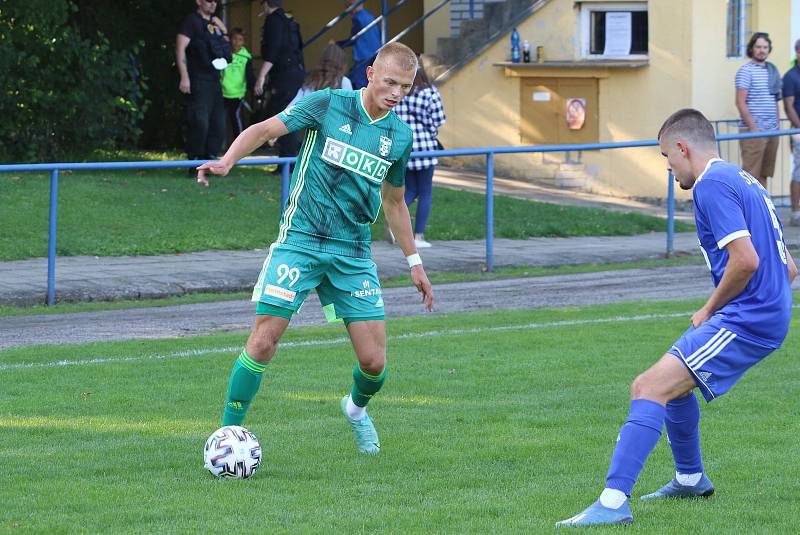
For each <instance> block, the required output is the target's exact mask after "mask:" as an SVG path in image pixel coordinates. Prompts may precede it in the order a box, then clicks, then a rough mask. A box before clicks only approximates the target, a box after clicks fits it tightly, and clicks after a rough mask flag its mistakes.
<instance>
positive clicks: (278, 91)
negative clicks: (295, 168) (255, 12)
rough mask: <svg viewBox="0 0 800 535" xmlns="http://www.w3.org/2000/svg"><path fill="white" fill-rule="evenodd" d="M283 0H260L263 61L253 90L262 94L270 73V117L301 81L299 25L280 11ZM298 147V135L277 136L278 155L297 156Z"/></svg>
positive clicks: (302, 76)
mask: <svg viewBox="0 0 800 535" xmlns="http://www.w3.org/2000/svg"><path fill="white" fill-rule="evenodd" d="M282 4H283V0H262V2H261V5H262V6H263V8H264V14H265V15H266V18H265V19H264V28H263V30H262V33H261V59H263V60H264V63H263V64H262V65H261V69H260V70H259V72H258V77H257V78H256V85H255V94H256V95H257V96H261V95H263V94H264V82H265V81H266V79H267V74H269V85H268V89H269V103H268V104H267V115H268V116H269V117H271V116H273V115H277V114H278V113H280V112H282V111H283V110H284V109H285V108H286V106H288V105H289V103H290V102H291V101H292V99H293V98H294V96H295V95H296V94H297V91H298V90H299V89H300V87H301V86H302V85H303V79H304V78H305V75H306V73H305V69H304V67H303V51H302V47H303V41H302V39H301V37H300V28H299V26H298V24H297V22H295V21H294V20H293V19H290V18H289V17H288V16H287V15H286V13H285V12H284V11H283V7H282ZM299 148H300V143H299V141H298V139H297V136H296V135H294V134H289V135H285V136H283V137H281V138H279V139H278V154H279V156H282V157H283V156H296V155H297V151H298V149H299Z"/></svg>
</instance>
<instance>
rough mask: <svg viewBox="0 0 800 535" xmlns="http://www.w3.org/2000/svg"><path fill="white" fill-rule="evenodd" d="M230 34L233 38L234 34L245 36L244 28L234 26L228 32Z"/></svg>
mask: <svg viewBox="0 0 800 535" xmlns="http://www.w3.org/2000/svg"><path fill="white" fill-rule="evenodd" d="M228 35H229V36H230V37H231V38H233V36H234V35H241V36H242V37H244V30H243V29H241V28H234V29H232V30H231V31H230V32H228Z"/></svg>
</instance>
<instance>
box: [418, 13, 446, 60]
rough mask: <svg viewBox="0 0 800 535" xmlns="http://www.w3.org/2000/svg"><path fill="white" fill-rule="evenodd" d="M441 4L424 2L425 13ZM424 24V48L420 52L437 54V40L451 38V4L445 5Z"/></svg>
mask: <svg viewBox="0 0 800 535" xmlns="http://www.w3.org/2000/svg"><path fill="white" fill-rule="evenodd" d="M439 2H440V0H425V1H424V2H423V6H424V8H425V13H427V12H429V11H430V10H432V9H433V8H434V7H436V5H437V4H439ZM420 16H422V15H420ZM423 24H424V25H425V31H424V34H425V35H424V42H423V43H424V48H423V49H422V50H420V51H418V52H424V53H425V54H435V53H436V42H437V39H439V38H440V37H450V4H449V3H447V4H445V6H444V7H442V8H441V9H439V11H437V12H436V13H434V14H433V15H431V16H430V17H428V18H427V19H425V22H424V23H423Z"/></svg>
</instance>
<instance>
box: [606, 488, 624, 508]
mask: <svg viewBox="0 0 800 535" xmlns="http://www.w3.org/2000/svg"><path fill="white" fill-rule="evenodd" d="M626 501H628V497H627V496H625V493H624V492H622V491H621V490H617V489H603V492H602V494H600V505H602V506H603V507H608V508H609V509H619V508H620V507H622V504H624V503H625V502H626Z"/></svg>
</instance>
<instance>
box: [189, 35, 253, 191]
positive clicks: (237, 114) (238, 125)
mask: <svg viewBox="0 0 800 535" xmlns="http://www.w3.org/2000/svg"><path fill="white" fill-rule="evenodd" d="M244 37H245V36H244V30H242V29H241V28H234V29H232V30H231V31H230V41H231V48H232V49H233V59H232V60H231V62H230V64H229V65H228V66H227V67H225V70H224V71H222V78H221V81H222V97H223V99H224V101H225V112H226V113H227V115H228V118H229V119H230V121H231V128H232V130H233V139H236V137H237V136H238V135H239V134H241V133H242V130H244V123H242V116H241V111H242V106H243V105H244V97H245V95H246V94H247V90H248V89H250V90H252V89H253V85H254V84H255V81H256V76H255V73H254V72H253V56H252V55H251V54H250V52H249V51H248V50H247V48H245V46H244ZM197 181H198V182H199V183H201V184H203V185H204V186H208V180H200V179H199V178H198V179H197Z"/></svg>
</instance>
